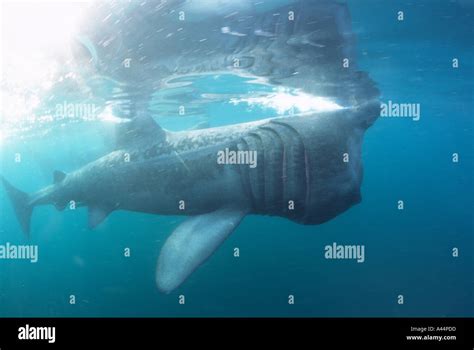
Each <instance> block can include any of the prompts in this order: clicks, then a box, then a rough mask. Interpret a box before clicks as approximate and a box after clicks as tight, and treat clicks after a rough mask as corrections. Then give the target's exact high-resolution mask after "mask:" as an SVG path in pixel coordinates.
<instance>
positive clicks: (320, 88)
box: [2, 0, 379, 293]
mask: <svg viewBox="0 0 474 350" xmlns="http://www.w3.org/2000/svg"><path fill="white" fill-rule="evenodd" d="M213 2H214V1H210V3H213ZM224 3H227V2H226V1H224ZM278 3H279V4H278V6H277V7H276V8H275V6H273V7H270V8H269V9H266V10H265V11H261V10H258V9H255V8H254V5H251V3H250V2H248V3H247V2H245V1H243V2H241V3H239V5H236V4H230V5H229V7H230V8H229V9H227V8H226V11H224V13H220V12H222V11H223V10H222V9H221V10H220V11H216V10H213V9H211V10H206V9H203V8H200V7H197V8H195V7H193V6H194V5H193V4H192V2H183V1H168V2H154V3H153V4H154V6H152V8H146V6H144V7H145V8H138V9H137V8H135V9H134V11H135V12H134V13H135V15H134V16H132V17H130V22H134V21H135V19H136V18H139V19H140V20H141V21H142V22H144V23H148V22H147V21H151V20H152V19H153V18H155V19H157V20H158V19H159V20H161V22H159V27H160V28H161V27H164V28H166V30H164V31H163V30H161V31H159V30H155V31H153V32H152V33H151V34H150V33H149V34H148V36H151V38H148V39H149V40H148V41H147V42H148V43H158V44H160V45H158V46H155V45H151V44H150V45H148V46H147V45H142V46H140V48H139V49H136V48H135V47H132V49H130V50H128V51H127V52H128V53H132V54H133V55H137V57H139V56H141V55H143V56H144V57H146V58H145V59H143V60H139V59H138V60H137V61H138V62H141V63H140V64H139V65H138V67H134V68H133V69H132V70H123V69H122V68H123V67H122V66H120V67H119V66H116V67H114V64H113V63H114V62H117V59H116V58H115V57H109V58H107V55H108V53H107V52H99V53H98V54H97V57H102V60H103V62H105V61H106V60H109V61H110V62H112V63H111V64H110V65H108V66H105V65H104V63H103V62H95V63H94V64H95V67H93V69H95V70H97V71H98V72H100V74H107V75H109V76H114V78H115V79H121V80H124V81H127V84H124V86H125V87H124V96H125V97H123V98H120V99H121V101H119V102H117V99H116V100H115V102H117V105H116V106H117V111H118V113H120V112H122V114H123V115H124V116H128V117H132V118H131V121H130V122H128V123H121V124H118V127H117V138H116V150H115V151H114V152H112V153H109V154H107V155H105V156H104V157H102V158H100V159H98V160H96V161H94V162H92V163H89V164H87V165H86V166H84V167H83V168H81V169H78V170H76V171H74V172H71V173H69V174H64V173H61V172H58V171H57V172H55V174H54V184H52V185H50V186H48V187H46V188H43V189H41V190H39V191H38V192H36V193H33V194H31V195H28V194H26V193H23V192H21V191H20V190H18V189H16V188H15V187H13V186H12V185H11V184H10V183H9V182H8V181H7V180H5V179H4V178H3V177H2V182H3V184H4V186H5V188H6V191H7V193H8V195H9V197H10V199H11V200H12V203H13V208H14V210H15V213H16V215H17V217H18V219H19V221H20V224H21V226H22V229H23V230H24V231H25V232H26V233H28V232H29V229H30V216H31V213H32V210H33V208H34V207H35V206H38V205H46V204H53V205H55V206H56V207H57V208H58V209H59V210H61V209H63V208H65V206H66V205H67V203H69V202H70V201H71V200H74V201H75V202H76V203H77V204H78V205H84V206H87V207H88V208H89V227H90V228H94V227H96V226H97V225H98V224H100V223H101V222H102V221H103V220H104V219H105V218H106V217H107V216H108V215H109V214H110V213H112V212H113V211H115V210H127V211H135V212H143V213H149V214H161V215H186V216H189V218H188V219H187V220H186V221H184V222H183V223H182V224H181V225H180V226H178V227H177V228H176V229H175V231H174V232H173V233H172V234H171V236H170V237H169V238H168V240H167V241H166V243H165V244H164V246H163V248H162V251H161V254H160V257H159V259H158V264H157V270H156V271H157V272H156V282H157V285H158V288H159V289H160V290H161V291H163V292H166V293H169V292H171V291H173V290H174V289H176V288H177V287H179V286H180V285H181V284H182V283H183V282H184V281H185V280H186V278H187V277H188V276H189V275H190V274H191V273H192V272H193V271H194V270H195V269H196V268H198V267H199V266H200V265H201V264H202V263H203V262H204V261H205V260H206V259H208V258H209V257H210V256H211V254H212V253H213V252H214V251H215V250H216V249H217V248H218V247H219V245H220V244H222V242H223V241H224V240H225V239H226V238H227V237H228V235H229V234H231V233H232V232H233V231H234V230H235V228H236V227H237V226H238V224H239V223H240V221H241V220H242V219H243V218H244V217H245V216H246V215H248V214H257V215H271V216H280V217H285V218H288V219H290V220H292V221H295V222H298V223H301V224H321V223H324V222H326V221H328V220H330V219H332V218H334V217H336V216H337V215H338V214H340V213H342V212H344V211H345V210H347V209H349V208H350V207H351V206H353V205H355V204H357V203H358V202H360V200H361V195H360V186H361V182H362V164H361V147H362V140H363V135H364V133H365V131H366V129H367V128H368V127H369V126H370V125H371V124H372V123H373V122H374V121H375V119H376V117H377V115H378V113H379V102H378V91H377V89H376V88H375V86H374V84H373V83H372V81H371V80H370V79H369V78H368V76H367V74H365V73H363V72H359V71H357V70H356V68H355V60H354V58H353V55H352V51H353V46H352V42H353V37H352V35H351V33H350V28H349V27H350V26H349V24H348V23H350V20H349V18H348V11H347V8H346V7H345V6H343V5H340V4H338V3H335V2H333V1H327V0H322V1H295V2H291V3H290V4H288V3H287V4H283V5H281V2H278ZM104 6H105V5H104ZM232 6H237V7H238V9H233V8H232ZM152 9H153V10H152ZM181 9H184V11H185V13H187V14H188V17H189V21H186V22H185V23H180V22H179V21H178V20H177V19H176V16H177V12H179V11H180V10H181ZM230 10H233V11H231V12H229V11H230ZM193 11H194V12H193ZM290 11H293V12H294V16H295V19H294V20H291V21H290V20H289V19H288V13H289V12H290ZM193 13H194V15H193ZM198 14H199V15H198ZM275 14H279V15H275ZM199 18H201V20H199ZM111 23H112V22H111ZM130 25H131V26H132V27H133V25H134V24H133V23H131V24H130ZM142 26H143V25H142ZM178 26H179V27H178ZM111 27H112V29H111V28H108V29H107V33H109V32H110V31H113V29H114V28H113V25H112V26H111ZM137 28H140V26H137ZM179 28H184V29H181V30H178V29H179ZM222 28H229V29H225V30H222ZM231 32H232V33H234V34H235V35H231V34H229V33H231ZM107 33H106V34H104V32H103V31H102V32H101V31H98V30H97V29H91V32H90V33H89V34H88V36H89V38H90V40H91V42H97V43H98V42H100V41H101V40H102V39H103V37H106V36H107ZM146 33H148V32H144V33H142V34H140V35H145V34H146ZM169 33H174V35H176V36H177V37H178V36H181V35H182V37H181V39H176V40H175V41H174V42H173V43H170V42H168V41H166V38H167V37H168V34H169ZM183 33H184V34H183ZM236 33H240V34H242V35H243V36H242V35H237V34H236ZM104 35H105V36H104ZM97 36H100V37H101V38H102V39H100V38H98V37H97ZM202 39H206V40H204V41H203V40H202ZM120 40H121V46H122V47H128V46H127V45H132V43H134V40H132V38H130V37H129V35H128V34H127V33H125V34H123V36H122V37H121V39H120ZM167 43H169V45H168V44H167ZM133 45H136V44H133ZM157 47H159V52H160V54H159V55H156V54H154V55H153V50H156V48H157ZM84 54H85V55H87V52H86V53H84ZM155 56H158V57H155ZM148 57H149V58H148ZM236 57H239V65H238V67H235V65H234V64H233V63H232V62H235V60H234V59H235V58H236ZM344 58H349V59H350V60H351V64H350V66H349V67H345V68H344V67H343V65H342V60H343V59H344ZM120 61H121V59H120ZM236 70H237V71H238V72H237V73H238V74H246V75H251V76H259V77H266V78H267V79H268V81H269V82H271V83H272V84H282V85H284V86H287V87H296V88H299V89H301V90H302V91H304V92H306V93H310V94H313V95H317V96H323V97H326V98H330V99H331V100H332V101H335V102H336V103H338V104H339V105H340V106H342V107H343V108H341V109H337V110H334V111H328V112H324V113H308V114H306V115H300V116H293V117H281V118H271V119H265V120H260V121H257V122H251V123H243V124H236V125H230V126H224V127H218V128H208V129H200V130H187V131H182V132H170V131H166V130H164V129H162V128H161V127H159V126H158V125H157V124H156V123H155V121H154V120H153V118H152V117H151V116H150V115H149V114H148V113H147V110H146V106H145V105H144V104H143V103H142V102H140V99H142V100H143V101H145V100H146V98H144V97H138V96H133V93H132V91H133V89H132V88H131V87H137V86H140V87H143V86H148V88H149V89H151V90H153V89H154V88H156V87H157V86H159V85H160V84H163V79H166V78H168V77H170V76H177V75H183V74H189V73H196V72H198V73H207V74H213V72H218V71H230V72H234V73H235V72H236ZM125 74H126V75H127V79H125V78H124V75H125ZM147 74H150V75H153V76H154V77H157V76H158V77H163V78H162V79H161V80H160V79H156V81H155V80H153V81H152V80H151V79H149V78H148V77H147ZM151 90H150V91H151ZM120 99H119V100H120ZM130 106H132V107H130ZM226 149H227V150H229V151H235V152H237V151H244V152H245V151H248V152H256V154H257V163H256V164H257V166H255V167H250V166H249V165H248V164H219V162H218V161H217V158H218V152H220V151H224V150H226ZM347 157H348V158H347ZM290 203H292V205H291V206H290V205H289V204H290ZM183 204H184V207H183Z"/></svg>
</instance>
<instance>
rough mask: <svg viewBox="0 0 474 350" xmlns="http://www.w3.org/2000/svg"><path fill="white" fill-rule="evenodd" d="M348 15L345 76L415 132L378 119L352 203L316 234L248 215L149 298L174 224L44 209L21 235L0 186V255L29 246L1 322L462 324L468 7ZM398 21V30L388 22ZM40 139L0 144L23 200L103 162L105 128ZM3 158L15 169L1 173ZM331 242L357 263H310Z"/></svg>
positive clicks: (469, 207)
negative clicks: (350, 74) (384, 320)
mask: <svg viewBox="0 0 474 350" xmlns="http://www.w3.org/2000/svg"><path fill="white" fill-rule="evenodd" d="M349 5H350V10H351V14H352V19H353V29H354V31H355V32H356V33H357V38H358V65H359V68H360V69H361V70H364V71H367V72H369V74H370V76H371V78H372V79H373V80H374V81H375V82H376V83H377V85H378V87H379V89H380V91H381V100H382V102H384V101H388V100H392V101H395V102H401V103H419V104H420V105H421V118H420V120H419V121H413V120H411V119H409V118H379V119H378V120H377V122H376V123H375V125H373V126H372V127H371V128H370V129H369V130H368V131H367V133H366V136H365V138H364V147H363V161H364V182H363V187H362V196H363V199H362V202H361V203H360V204H359V205H357V206H355V207H353V208H351V209H350V210H349V211H347V212H345V213H343V214H342V215H339V216H338V217H336V218H335V219H333V220H331V221H329V222H328V223H325V224H323V225H318V226H303V225H298V224H296V223H293V222H290V221H288V220H286V219H282V218H270V217H263V216H248V217H246V218H245V219H244V220H243V222H242V223H241V225H240V226H239V227H238V229H237V230H236V231H235V232H234V233H233V234H232V235H231V236H230V238H229V239H228V240H227V241H226V242H225V243H224V244H223V246H222V247H221V248H220V249H219V250H218V251H217V252H216V253H215V254H214V255H213V256H212V257H211V258H210V260H209V261H208V262H206V263H205V264H204V265H203V266H202V267H200V268H199V269H198V270H197V271H196V272H195V273H194V274H193V275H192V276H191V277H190V278H189V280H188V281H187V282H186V283H185V284H183V285H182V286H181V287H180V288H179V289H178V290H177V291H175V292H173V293H171V294H169V295H165V294H161V293H160V292H159V291H158V290H157V288H156V287H155V281H154V275H155V267H156V261H157V257H158V253H159V251H160V249H161V246H162V245H163V243H164V241H165V240H166V238H167V236H168V235H169V233H170V232H172V231H173V229H174V228H176V226H177V225H178V224H179V223H180V222H182V221H183V218H182V217H165V216H153V215H146V214H139V213H131V212H114V213H113V214H112V215H111V216H110V217H109V218H108V219H107V220H106V221H105V222H104V223H103V224H101V225H100V226H99V227H98V228H97V229H95V230H93V231H91V230H89V229H88V228H87V210H86V209H85V208H78V209H77V210H66V211H64V212H58V211H57V210H56V209H55V208H54V207H53V206H43V207H37V208H36V209H35V212H34V214H33V218H32V227H31V232H32V233H31V238H30V239H26V238H25V237H24V235H23V234H22V232H21V229H20V226H19V224H18V222H17V220H16V218H15V215H14V212H13V209H12V207H11V204H10V202H9V200H8V199H7V198H6V195H5V192H4V191H3V189H2V190H0V209H1V218H0V234H1V236H0V244H4V243H6V242H10V243H12V244H37V245H38V246H39V254H40V255H39V261H38V262H37V263H36V264H32V263H30V262H28V261H15V260H0V316H322V317H331V316H335V317H339V316H350V317H355V316H384V317H385V316H395V317H404V316H474V309H473V281H474V279H473V268H474V260H473V253H472V251H473V229H474V221H473V216H472V215H473V212H474V205H473V203H474V202H473V198H474V186H473V175H474V173H473V170H474V158H473V150H474V145H473V142H474V141H473V140H474V137H473V136H474V118H473V116H474V113H473V112H474V110H473V97H474V96H473V91H474V90H473V87H474V86H473V85H474V84H473V73H474V71H473V69H474V67H473V64H474V55H473V41H472V38H473V35H474V33H473V28H474V26H473V14H474V4H473V2H472V1H463V2H461V1H430V0H423V1H421V0H419V1H416V2H408V1H390V2H388V1H377V0H373V1H368V0H367V1H359V0H357V1H356V0H354V1H349ZM399 10H403V11H404V15H405V20H404V21H403V22H398V21H396V13H397V12H398V11H399ZM454 57H455V58H458V59H459V68H457V69H454V68H453V67H452V59H453V58H454ZM227 79H230V81H231V82H233V83H232V84H229V80H227ZM219 84H220V85H219ZM196 86H197V87H198V89H201V91H205V92H207V93H212V92H223V91H224V93H236V94H245V93H254V92H255V91H256V90H265V89H266V87H256V86H252V84H249V83H246V82H245V81H241V79H238V78H232V77H227V78H226V77H224V78H222V77H221V78H220V79H207V80H206V79H204V80H202V81H200V82H197V83H196ZM155 98H158V97H155ZM268 112H269V111H267V110H265V109H256V108H249V107H245V106H243V105H240V104H239V105H237V106H234V105H232V104H229V103H226V102H225V101H224V102H223V101H214V102H212V101H211V102H210V103H209V104H207V105H206V106H205V112H204V114H205V116H206V120H209V122H210V124H211V126H217V125H223V124H231V123H236V122H242V121H248V120H254V119H259V118H263V117H265V116H267V115H268ZM155 117H156V120H157V121H158V122H159V123H160V124H161V125H163V126H164V127H167V128H170V129H173V130H178V129H186V128H189V127H192V125H194V124H195V123H197V122H199V121H201V120H203V113H196V115H195V116H192V117H187V118H183V119H182V121H181V120H179V121H176V119H173V118H171V117H163V116H160V115H159V114H158V112H157V115H155ZM48 127H49V128H50V129H48V130H47V132H46V133H44V134H43V133H39V132H38V133H37V134H35V133H33V134H32V133H31V130H29V131H28V137H27V136H24V137H22V134H21V132H20V133H18V134H16V136H15V137H14V138H10V139H7V140H5V141H4V142H3V143H2V145H1V146H0V147H1V148H0V152H1V153H0V155H1V163H0V164H1V173H2V175H4V176H5V177H6V178H7V179H9V180H11V181H12V183H14V184H15V186H17V187H18V188H20V189H22V190H24V191H26V192H33V191H35V190H38V189H39V188H41V187H44V186H46V185H48V184H50V183H51V177H52V175H51V174H52V172H53V170H55V169H60V170H63V171H66V172H68V171H72V170H74V169H77V168H78V167H80V166H82V165H84V164H85V163H87V162H88V161H92V160H94V159H96V158H97V157H99V156H101V155H103V154H105V153H107V152H108V151H110V147H111V142H110V141H107V140H106V139H104V138H103V134H102V133H101V132H99V131H98V130H100V131H103V130H102V129H106V127H103V126H101V125H98V124H97V122H90V123H75V124H66V125H63V126H58V125H54V126H53V125H50V126H48ZM41 128H44V126H42V127H41ZM42 130H43V129H42ZM25 133H26V131H25ZM25 135H26V134H25ZM15 153H21V154H22V162H21V163H15V162H14V161H13V160H14V154H15ZM453 153H458V154H459V162H458V163H453V162H452V159H451V158H452V154H453ZM398 200H403V201H404V203H405V209H404V210H402V211H401V210H397V201H398ZM333 242H337V243H339V244H363V245H365V258H366V261H365V262H364V263H360V264H358V263H356V262H355V261H353V260H327V259H325V258H324V246H326V245H328V244H332V243H333ZM235 247H238V248H239V249H240V257H238V258H235V257H234V256H233V253H234V248H235ZM125 248H130V249H131V256H130V257H129V258H126V257H124V254H123V253H124V249H125ZM453 248H458V249H459V256H458V257H453V255H452V249H453ZM290 294H291V295H294V297H295V304H294V305H289V304H288V295H290ZM70 295H74V296H75V297H76V303H75V304H74V305H71V304H70V303H69V301H70V299H69V297H70ZM179 295H184V296H185V297H186V303H185V305H180V304H179V303H178V296H179ZM399 295H403V297H404V303H403V304H402V305H400V304H399V303H398V302H397V300H398V299H397V297H398V296H399Z"/></svg>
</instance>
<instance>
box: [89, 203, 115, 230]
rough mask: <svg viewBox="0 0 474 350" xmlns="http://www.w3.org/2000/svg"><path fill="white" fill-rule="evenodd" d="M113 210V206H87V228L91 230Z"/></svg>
mask: <svg viewBox="0 0 474 350" xmlns="http://www.w3.org/2000/svg"><path fill="white" fill-rule="evenodd" d="M113 211H114V208H110V207H108V206H104V205H103V206H99V205H91V206H89V228H90V229H91V230H92V229H94V228H96V227H97V225H99V224H100V223H101V222H102V221H104V220H105V218H107V216H108V215H109V214H110V213H111V212H113Z"/></svg>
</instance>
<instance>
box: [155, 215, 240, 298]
mask: <svg viewBox="0 0 474 350" xmlns="http://www.w3.org/2000/svg"><path fill="white" fill-rule="evenodd" d="M245 214H246V211H245V210H239V209H220V210H217V211H214V212H212V213H209V214H204V215H199V216H194V217H192V218H189V219H187V220H186V221H185V222H183V223H182V224H181V225H179V226H178V227H177V228H176V229H175V230H174V231H173V233H172V234H171V236H170V237H169V238H168V239H167V240H166V242H165V244H164V246H163V248H162V250H161V254H160V257H159V258H158V265H157V270H156V283H157V285H158V288H159V289H160V290H161V291H163V292H165V293H169V292H171V291H172V290H174V289H175V288H177V287H178V286H179V285H180V284H181V283H183V282H184V281H185V280H186V278H187V277H188V276H189V275H191V273H193V271H194V270H196V269H197V268H198V267H199V266H200V265H201V264H202V263H203V262H204V261H205V260H206V259H207V258H209V257H210V256H211V255H212V253H214V251H215V250H216V249H217V248H218V247H219V246H220V245H221V244H222V243H223V242H224V240H225V239H226V238H227V237H228V236H229V235H230V234H231V233H232V232H233V231H234V230H235V228H236V227H237V225H238V224H239V223H240V221H241V220H242V218H243V217H244V216H245Z"/></svg>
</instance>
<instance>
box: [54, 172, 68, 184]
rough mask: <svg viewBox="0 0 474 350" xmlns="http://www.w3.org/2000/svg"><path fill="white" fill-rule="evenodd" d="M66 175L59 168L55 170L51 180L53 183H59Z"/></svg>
mask: <svg viewBox="0 0 474 350" xmlns="http://www.w3.org/2000/svg"><path fill="white" fill-rule="evenodd" d="M66 176H67V174H66V173H64V172H62V171H59V170H55V171H54V173H53V182H54V183H55V184H57V183H60V182H62V181H63V180H64V179H65V178H66Z"/></svg>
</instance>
